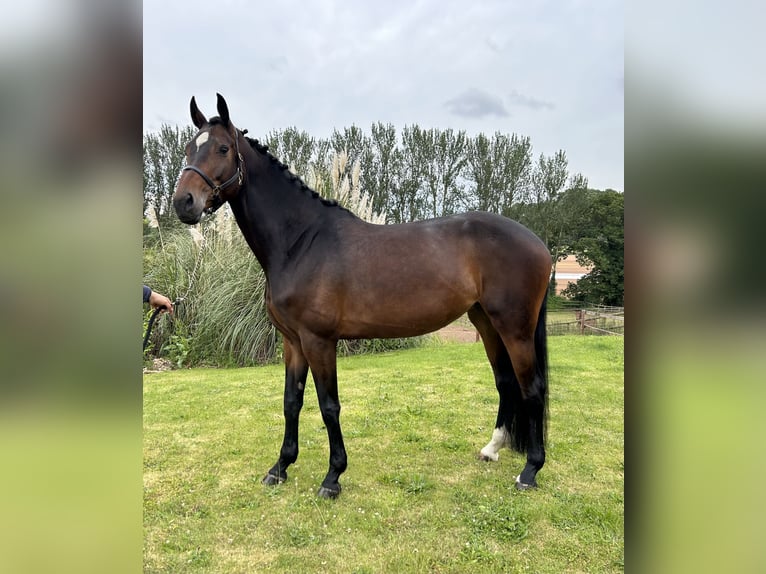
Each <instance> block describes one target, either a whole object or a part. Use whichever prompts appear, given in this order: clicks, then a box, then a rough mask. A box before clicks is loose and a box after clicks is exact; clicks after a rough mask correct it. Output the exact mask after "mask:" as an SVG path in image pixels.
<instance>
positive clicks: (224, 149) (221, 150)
mask: <svg viewBox="0 0 766 574" xmlns="http://www.w3.org/2000/svg"><path fill="white" fill-rule="evenodd" d="M218 151H219V152H221V153H226V152H227V151H229V146H227V145H222V146H221V147H219V148H218Z"/></svg>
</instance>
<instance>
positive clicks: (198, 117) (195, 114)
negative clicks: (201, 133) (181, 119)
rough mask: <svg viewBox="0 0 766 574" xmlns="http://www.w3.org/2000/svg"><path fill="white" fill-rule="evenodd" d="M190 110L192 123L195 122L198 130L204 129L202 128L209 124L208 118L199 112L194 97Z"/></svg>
mask: <svg viewBox="0 0 766 574" xmlns="http://www.w3.org/2000/svg"><path fill="white" fill-rule="evenodd" d="M189 109H190V110H191V118H192V122H194V125H195V126H197V129H198V130H199V129H202V126H204V125H205V124H206V123H207V118H206V117H205V116H203V115H202V112H201V111H199V108H198V107H197V102H196V101H195V100H194V96H192V99H191V102H190V103H189Z"/></svg>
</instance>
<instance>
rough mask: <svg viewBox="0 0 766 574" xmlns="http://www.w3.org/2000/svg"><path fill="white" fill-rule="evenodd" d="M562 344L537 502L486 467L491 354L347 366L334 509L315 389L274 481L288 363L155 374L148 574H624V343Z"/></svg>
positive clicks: (397, 356) (580, 340) (430, 351)
mask: <svg viewBox="0 0 766 574" xmlns="http://www.w3.org/2000/svg"><path fill="white" fill-rule="evenodd" d="M548 340H549V345H550V364H551V383H550V423H549V442H548V449H547V463H546V465H545V467H544V468H543V470H542V471H541V472H540V474H539V475H538V477H537V480H538V483H539V485H540V488H539V489H537V490H533V491H525V492H519V491H516V490H515V489H514V488H513V483H514V477H515V476H516V475H517V474H518V473H519V472H520V471H521V469H522V468H523V466H524V458H523V457H522V456H521V455H518V454H516V453H512V452H511V451H510V450H503V451H501V453H500V461H499V462H497V463H487V462H481V461H479V460H477V458H476V455H477V454H478V451H479V449H480V448H481V447H482V446H484V445H485V444H486V443H487V441H488V440H489V438H490V436H491V434H492V430H493V427H494V422H495V417H496V414H497V393H496V391H495V388H494V383H493V381H492V375H491V370H490V367H489V364H488V362H487V361H486V357H485V356H484V350H483V347H482V345H481V343H476V344H446V345H442V346H432V347H426V348H421V349H414V350H408V351H400V352H393V353H386V354H381V355H369V356H361V357H351V358H342V359H339V360H338V378H339V386H340V397H341V404H342V406H343V410H342V412H341V425H342V428H343V431H344V438H345V442H346V450H347V451H348V461H349V466H348V470H347V471H346V473H345V474H344V475H343V476H342V477H341V484H342V486H343V492H342V493H341V495H340V497H339V498H338V499H337V500H334V501H327V500H320V499H317V497H316V495H315V493H316V490H317V489H318V488H319V485H320V483H321V481H322V479H323V478H324V475H325V473H326V471H327V464H328V453H329V447H328V441H327V434H326V432H325V429H324V427H323V423H322V419H321V415H320V413H319V408H318V406H317V402H316V395H315V393H314V392H313V384H312V383H311V382H309V385H308V387H309V388H307V389H306V403H305V406H304V409H303V412H302V414H301V424H300V433H301V434H300V456H299V458H298V461H297V463H296V464H294V465H292V466H291V467H290V469H288V474H289V479H288V481H287V482H286V483H285V484H283V485H281V486H279V487H265V486H263V485H261V483H260V481H261V478H262V477H263V475H264V474H265V473H266V471H267V470H268V469H269V468H270V467H271V465H272V464H273V463H274V462H275V461H276V459H277V455H278V452H279V447H280V445H281V440H282V432H283V417H282V391H283V376H284V369H283V367H282V366H281V365H279V366H277V365H275V366H267V367H256V368H247V369H228V370H224V369H192V370H182V371H168V372H163V373H152V374H146V375H144V571H145V572H173V573H177V572H206V573H208V572H226V573H231V572H242V573H252V572H277V571H279V572H337V573H345V572H348V573H351V572H358V573H362V572H369V573H377V572H472V573H473V572H540V573H543V572H550V573H557V574H558V573H562V572H587V573H596V572H621V571H622V570H623V569H624V568H623V555H624V550H623V544H624V528H623V517H624V510H623V509H624V504H623V502H624V498H623V485H624V454H623V447H624V434H623V404H624V403H623V338H622V337H579V336H560V337H550V338H549V339H548ZM309 379H310V378H309Z"/></svg>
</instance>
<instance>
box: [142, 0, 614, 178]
mask: <svg viewBox="0 0 766 574" xmlns="http://www.w3.org/2000/svg"><path fill="white" fill-rule="evenodd" d="M623 15H624V14H623V5H622V2H616V1H603V0H594V1H587V0H583V1H578V0H571V1H567V0H561V1H556V2H553V1H539V2H538V1H535V2H519V1H510V0H508V1H505V0H496V1H495V0H473V1H466V0H463V1H457V0H415V1H412V0H408V1H403V0H387V1H386V2H382V1H380V0H376V1H364V2H362V1H353V0H346V1H345V2H339V1H336V0H311V1H308V0H306V1H303V2H300V1H297V0H287V1H284V0H280V1H276V0H274V1H272V2H263V1H260V0H258V1H248V0H221V1H218V2H210V1H209V0H206V1H204V2H202V1H199V0H183V1H179V0H167V1H159V0H155V1H149V0H145V1H144V4H143V54H144V62H143V64H144V66H143V69H144V77H143V105H144V120H143V124H144V125H143V129H144V133H147V132H154V131H157V130H159V128H160V127H161V125H163V124H169V125H171V126H176V125H177V126H186V125H190V124H191V119H190V116H189V100H190V99H191V97H192V96H195V97H196V100H197V104H198V105H199V107H200V110H201V111H202V112H203V113H204V114H205V115H206V116H208V117H210V116H214V115H217V112H216V93H220V94H221V95H223V96H224V97H225V98H226V101H227V103H228V106H229V111H230V114H231V119H232V122H233V123H234V124H235V125H236V126H237V127H239V128H247V129H248V130H249V132H248V135H250V136H252V137H255V138H262V139H263V138H265V137H266V136H267V135H268V133H269V132H271V131H273V130H281V129H285V128H287V127H290V126H295V127H296V128H298V129H299V130H303V131H306V132H308V133H309V134H310V135H312V136H314V137H329V136H330V135H331V134H332V131H333V129H338V130H342V129H343V128H344V127H349V126H351V125H352V124H353V125H356V126H359V127H360V128H362V129H363V130H364V131H365V132H367V133H369V130H370V125H371V124H373V123H375V122H382V123H384V124H387V123H391V124H393V125H394V126H395V127H396V128H397V133H401V129H402V128H403V127H404V126H406V125H414V124H417V125H419V126H420V127H421V128H440V129H447V128H452V129H453V130H465V131H466V132H467V134H468V135H469V136H473V135H476V134H478V133H484V134H486V135H488V136H491V135H492V134H494V133H495V132H501V133H505V134H512V133H516V134H519V135H522V136H528V137H529V138H530V140H531V143H532V147H533V153H534V155H535V157H537V156H539V155H540V154H541V153H544V154H545V155H553V154H554V153H555V152H556V151H558V150H560V149H563V150H564V151H565V152H566V154H567V157H568V159H569V171H570V173H577V172H579V173H582V174H583V175H585V176H586V177H587V178H588V181H589V187H591V188H596V189H606V188H612V189H617V190H620V191H623V190H624V158H623V154H624V121H623V114H624V106H623V101H624V92H623V90H624V66H623V64H624V25H623Z"/></svg>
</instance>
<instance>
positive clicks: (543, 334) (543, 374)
mask: <svg viewBox="0 0 766 574" xmlns="http://www.w3.org/2000/svg"><path fill="white" fill-rule="evenodd" d="M547 307H548V297H547V296H546V297H545V298H544V299H543V304H542V306H541V307H540V313H539V314H538V316H537V327H536V328H535V358H536V363H535V364H536V369H535V370H536V372H537V376H536V377H535V383H536V384H537V385H538V387H537V389H536V390H537V392H538V393H539V394H540V398H541V400H542V402H543V446H545V444H546V442H547V438H548V334H547V328H546V320H545V316H546V314H547Z"/></svg>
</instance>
